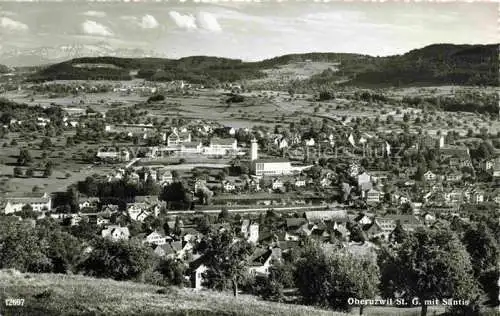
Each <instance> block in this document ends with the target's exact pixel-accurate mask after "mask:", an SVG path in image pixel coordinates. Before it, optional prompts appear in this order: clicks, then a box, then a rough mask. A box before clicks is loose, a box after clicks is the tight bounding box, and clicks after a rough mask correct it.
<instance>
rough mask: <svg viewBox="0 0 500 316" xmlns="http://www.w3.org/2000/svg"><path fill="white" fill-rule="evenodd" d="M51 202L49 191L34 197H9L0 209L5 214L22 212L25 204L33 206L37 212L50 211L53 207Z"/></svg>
mask: <svg viewBox="0 0 500 316" xmlns="http://www.w3.org/2000/svg"><path fill="white" fill-rule="evenodd" d="M51 202H52V198H51V197H50V195H49V194H47V193H44V194H43V195H41V196H34V197H8V198H5V199H4V200H3V202H2V203H1V204H0V205H1V208H0V211H2V212H3V214H12V213H16V212H20V211H21V210H22V209H23V207H24V206H25V205H29V206H31V208H32V209H33V211H35V212H42V211H50V210H51V208H52V204H51Z"/></svg>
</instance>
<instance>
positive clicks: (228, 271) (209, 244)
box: [205, 230, 253, 296]
mask: <svg viewBox="0 0 500 316" xmlns="http://www.w3.org/2000/svg"><path fill="white" fill-rule="evenodd" d="M234 237H235V236H234V235H233V233H232V232H230V231H227V230H225V231H222V232H221V231H215V232H211V233H210V234H208V236H207V238H205V243H206V251H205V258H206V266H207V268H208V270H207V273H206V280H207V283H208V286H209V287H211V288H215V289H218V290H226V289H227V288H229V285H230V284H232V288H233V294H234V296H237V295H238V283H239V282H240V281H241V279H242V277H243V276H244V274H245V272H246V271H247V265H248V261H247V260H248V257H249V256H250V254H251V253H252V250H253V247H252V245H251V244H250V243H248V242H247V241H244V240H240V241H236V242H234Z"/></svg>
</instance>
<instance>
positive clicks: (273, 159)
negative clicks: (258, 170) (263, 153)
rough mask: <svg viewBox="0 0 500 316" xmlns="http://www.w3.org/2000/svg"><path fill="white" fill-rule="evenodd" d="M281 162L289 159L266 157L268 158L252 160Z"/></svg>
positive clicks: (257, 161) (256, 161)
mask: <svg viewBox="0 0 500 316" xmlns="http://www.w3.org/2000/svg"><path fill="white" fill-rule="evenodd" d="M283 162H290V160H288V159H286V158H268V159H257V160H254V163H283Z"/></svg>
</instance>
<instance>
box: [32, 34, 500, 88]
mask: <svg viewBox="0 0 500 316" xmlns="http://www.w3.org/2000/svg"><path fill="white" fill-rule="evenodd" d="M308 61H310V62H319V61H320V62H338V63H340V66H339V71H332V70H331V69H327V70H325V71H324V72H322V73H319V74H316V75H313V76H312V77H311V78H309V79H306V80H303V81H302V82H301V84H306V85H308V84H309V85H315V86H320V85H323V84H329V83H331V82H333V81H339V80H343V81H345V82H346V84H348V85H357V86H358V85H359V86H370V85H375V86H406V85H426V84H429V85H450V84H455V85H490V86H491V85H492V86H497V85H498V83H499V80H498V74H499V50H498V45H451V44H436V45H430V46H426V47H424V48H421V49H415V50H412V51H410V52H408V53H406V54H404V55H396V56H389V57H372V56H367V55H359V54H343V53H307V54H293V55H285V56H280V57H276V58H272V59H267V60H263V61H259V62H243V61H241V60H237V59H228V58H219V57H207V56H192V57H185V58H180V59H167V58H120V57H84V58H74V59H71V60H69V61H65V62H61V63H57V64H53V65H49V66H47V67H42V69H41V70H39V71H38V72H36V73H35V74H34V75H32V76H31V77H30V80H31V81H47V80H56V79H66V80H77V79H78V80H130V79H132V78H133V77H134V76H135V77H138V78H144V79H148V80H156V81H170V80H186V81H189V82H192V83H202V84H206V85H210V84H217V83H221V82H235V81H242V80H251V79H258V78H265V77H266V74H265V73H264V72H263V70H265V69H271V68H276V67H280V66H284V65H287V64H289V63H296V62H308Z"/></svg>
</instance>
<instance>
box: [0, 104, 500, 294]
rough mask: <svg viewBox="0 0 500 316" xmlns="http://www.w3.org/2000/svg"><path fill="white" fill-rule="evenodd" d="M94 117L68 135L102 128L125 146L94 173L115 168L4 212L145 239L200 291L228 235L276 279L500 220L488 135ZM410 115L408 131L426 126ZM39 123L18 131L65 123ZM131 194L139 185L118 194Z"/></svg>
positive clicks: (102, 150) (335, 123) (99, 152)
mask: <svg viewBox="0 0 500 316" xmlns="http://www.w3.org/2000/svg"><path fill="white" fill-rule="evenodd" d="M89 108H90V107H89ZM89 108H88V109H87V110H86V111H81V112H80V113H77V114H75V113H74V112H73V113H72V114H68V113H66V114H64V115H63V117H62V118H61V117H59V118H58V119H60V120H61V122H58V123H57V125H58V126H62V128H63V129H64V130H68V131H70V130H73V131H76V134H75V136H73V138H77V137H79V135H85V134H87V136H86V137H88V134H89V133H92V132H99V133H100V135H101V136H100V137H104V138H106V139H115V140H121V141H118V142H120V143H121V144H118V145H117V143H118V142H117V141H113V142H112V143H111V144H109V146H104V145H103V146H100V145H99V146H97V147H96V150H95V151H94V154H95V156H94V157H90V161H89V162H91V164H90V165H89V167H88V168H90V169H92V168H93V169H96V168H99V166H103V165H105V166H107V167H108V169H110V171H109V172H108V173H107V174H94V175H91V176H89V177H87V178H86V179H84V180H83V181H79V182H78V183H74V186H73V187H72V188H70V189H68V192H72V193H71V195H72V197H71V199H70V200H68V199H67V198H62V197H61V196H62V195H65V194H66V195H68V194H67V192H62V193H61V192H42V191H38V193H32V194H30V195H31V196H30V197H27V196H12V195H8V196H5V197H4V198H3V199H2V201H3V202H2V206H1V213H2V214H4V215H14V216H13V217H12V216H11V218H18V219H19V220H22V221H28V222H30V223H31V224H30V225H36V221H38V220H41V219H44V218H51V219H54V220H56V221H58V222H59V223H60V225H63V226H68V227H78V226H82V225H83V226H82V227H84V229H85V230H87V233H88V234H91V235H92V236H95V237H97V236H101V237H104V238H108V239H110V240H112V241H120V240H130V241H137V242H139V243H140V244H143V245H147V246H148V247H150V248H151V250H152V251H153V252H154V254H155V255H156V256H158V257H159V258H162V259H169V260H174V261H176V262H180V263H182V264H183V265H185V269H184V270H183V271H184V278H185V279H186V282H188V284H189V285H190V286H191V287H193V288H196V289H201V288H203V287H204V283H205V282H204V279H203V276H204V273H205V272H206V270H207V267H206V265H205V264H204V253H203V251H202V250H200V247H199V243H200V242H201V241H202V240H203V238H204V236H206V234H208V233H209V232H211V231H214V230H215V231H231V232H233V233H234V234H235V235H234V236H235V237H234V238H236V239H238V240H245V241H248V242H249V243H251V244H252V245H253V246H254V248H253V250H252V254H251V255H250V256H249V258H248V265H247V269H248V272H249V273H251V274H253V275H255V276H258V277H266V276H267V275H269V273H270V268H271V267H273V266H276V265H280V264H283V263H284V262H285V261H286V258H287V254H289V253H293V252H294V251H295V250H296V249H297V248H300V247H301V245H303V243H304V240H306V239H308V240H315V241H318V242H320V243H321V245H323V247H325V248H329V247H330V248H332V247H333V248H335V247H340V248H345V249H346V250H347V251H349V252H351V253H352V254H353V255H356V256H368V257H370V256H372V257H373V256H376V251H377V249H378V248H379V247H380V246H382V245H384V244H391V243H394V242H398V241H399V240H398V238H400V237H399V235H400V234H401V233H400V231H401V230H402V231H406V232H413V231H415V230H416V229H417V228H418V227H430V228H435V227H450V225H456V222H457V221H463V222H470V221H473V218H474V216H476V215H477V214H478V212H481V210H493V212H496V213H495V214H497V215H498V207H499V206H498V205H499V204H500V189H498V188H495V187H494V186H492V185H491V183H495V181H496V180H497V179H500V157H499V155H498V149H494V148H493V146H492V145H491V143H489V142H488V134H487V131H483V130H481V131H480V134H478V136H475V135H474V131H472V135H471V133H469V135H462V136H461V135H460V134H458V133H456V132H453V131H450V132H446V131H439V132H438V133H437V134H434V135H430V134H428V133H426V132H422V131H421V130H420V131H419V132H416V131H415V132H412V131H409V130H406V131H403V132H402V133H400V134H399V135H397V134H395V133H390V134H388V133H380V132H377V130H376V129H370V124H369V123H366V121H365V122H362V125H360V124H358V123H359V120H356V119H353V120H351V121H347V123H345V122H343V121H341V119H336V118H332V119H326V118H325V117H323V118H313V120H315V122H316V123H315V124H313V125H311V122H312V121H310V120H307V119H306V120H303V123H305V124H304V125H300V124H301V122H299V123H298V124H295V123H294V124H290V126H286V125H283V124H277V125H276V126H275V127H274V128H269V127H266V126H264V127H259V126H254V127H253V128H251V129H249V128H234V127H231V126H224V125H222V124H220V123H217V122H215V121H209V120H199V119H191V120H190V119H183V120H182V122H180V121H181V120H179V121H177V122H171V123H174V124H171V125H170V126H167V124H166V122H162V123H160V122H158V121H155V122H154V123H153V122H151V121H150V122H149V123H147V122H145V121H143V120H141V121H140V122H135V123H127V122H117V117H118V116H119V115H122V114H123V111H122V112H117V111H114V110H110V111H108V113H99V112H95V111H93V110H89ZM130 111H131V113H130V114H131V115H132V116H136V117H137V115H138V113H137V112H136V110H135V109H132V110H130ZM408 113H410V112H407V114H405V115H404V119H402V122H401V124H403V127H404V124H405V123H406V122H408V121H409V120H410V119H412V120H415V119H416V118H415V117H418V116H419V114H418V113H417V112H413V113H414V114H411V113H410V114H408ZM410 116H413V118H410ZM32 120H33V121H31V122H29V123H28V122H23V120H18V119H15V118H11V119H10V121H9V122H7V124H6V125H5V126H4V128H5V129H8V130H13V131H15V130H16V129H20V128H22V126H23V124H33V125H34V126H35V128H38V129H44V128H47V127H48V126H49V125H51V124H54V122H51V118H49V117H43V116H40V117H36V118H33V119H32ZM417 120H418V121H420V118H417ZM111 122H115V123H111ZM379 124H382V125H383V124H384V122H379ZM385 124H388V125H389V124H393V123H392V121H391V119H389V118H388V119H386V122H385ZM297 125H298V126H297ZM96 126H98V128H99V129H100V131H96V130H95V128H96ZM312 126H318V128H313V127H312ZM477 132H479V131H477ZM471 136H472V137H479V138H481V137H482V139H483V140H482V142H481V143H480V144H479V145H476V147H470V145H467V144H466V143H463V142H461V139H467V138H470V137H471ZM489 137H494V135H491V134H490V136H489ZM127 140H128V142H127ZM124 141H125V142H124ZM403 145H404V146H403ZM96 170H97V169H96ZM176 184H179V185H176ZM120 186H121V187H125V189H123V188H122V189H119V190H118V189H117V190H118V191H116V190H114V187H120ZM106 187H108V188H109V190H107V191H106ZM138 188H140V189H138ZM168 188H171V190H169V189H168ZM124 190H125V191H124ZM127 190H129V191H128V193H127ZM138 191H142V193H140V192H138ZM114 192H119V193H114ZM141 194H143V195H141Z"/></svg>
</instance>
